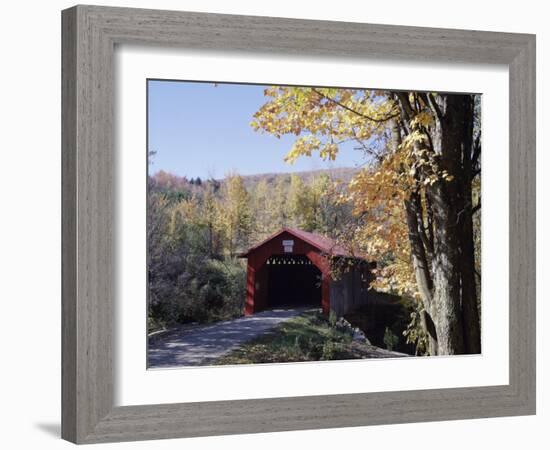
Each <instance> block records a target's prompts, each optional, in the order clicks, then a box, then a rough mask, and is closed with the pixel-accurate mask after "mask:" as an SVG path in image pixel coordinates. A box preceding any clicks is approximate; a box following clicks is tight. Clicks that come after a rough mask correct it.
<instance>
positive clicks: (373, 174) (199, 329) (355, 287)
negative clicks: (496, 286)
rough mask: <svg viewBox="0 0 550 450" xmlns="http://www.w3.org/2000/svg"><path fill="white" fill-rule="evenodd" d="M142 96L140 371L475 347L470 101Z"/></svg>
mask: <svg viewBox="0 0 550 450" xmlns="http://www.w3.org/2000/svg"><path fill="white" fill-rule="evenodd" d="M146 88H147V147H148V148H147V152H146V154H145V155H144V157H146V158H147V333H148V336H147V368H148V369H163V368H174V367H186V366H218V365H236V364H259V363H296V362H306V361H330V360H353V359H369V358H402V357H413V356H416V357H420V356H440V355H465V354H469V355H472V354H481V350H482V349H481V326H480V317H481V301H480V298H481V295H480V294H481V142H482V141H481V98H482V96H481V94H475V93H444V92H419V91H397V90H396V91H392V90H380V89H370V88H344V87H327V86H287V85H270V84H239V83H224V82H212V81H183V80H163V79H148V80H147V85H146Z"/></svg>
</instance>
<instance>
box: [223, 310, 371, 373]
mask: <svg viewBox="0 0 550 450" xmlns="http://www.w3.org/2000/svg"><path fill="white" fill-rule="evenodd" d="M361 357H362V356H360V355H358V354H357V352H355V351H354V350H353V346H352V337H351V334H350V333H349V332H348V331H347V330H342V329H341V328H339V327H337V326H331V325H330V323H329V321H328V320H327V319H326V318H325V317H324V316H323V315H322V314H321V312H320V311H318V310H312V311H307V312H305V313H304V314H302V315H300V316H298V317H295V318H293V319H290V320H288V321H286V322H284V323H282V324H281V325H279V326H278V327H277V328H276V329H275V330H273V331H272V332H271V333H269V334H266V335H264V336H261V337H259V338H257V339H255V340H252V341H250V342H248V343H246V344H244V345H243V346H241V347H239V348H238V349H236V350H234V351H233V352H231V353H229V354H228V355H227V356H225V357H223V358H221V359H219V360H218V361H217V364H253V363H280V362H300V361H323V360H325V361H326V360H334V359H357V358H361Z"/></svg>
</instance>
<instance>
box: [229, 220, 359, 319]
mask: <svg viewBox="0 0 550 450" xmlns="http://www.w3.org/2000/svg"><path fill="white" fill-rule="evenodd" d="M240 257H242V258H248V268H247V289H246V303H245V314H246V315H250V314H253V313H255V312H258V311H262V310H264V309H269V308H275V307H282V306H305V305H311V306H318V307H321V308H322V309H323V312H324V313H325V314H328V313H329V311H331V310H332V311H334V312H335V313H336V314H337V315H338V316H341V315H343V314H345V313H347V312H349V311H351V310H353V309H354V308H356V307H357V306H360V305H361V304H364V303H365V302H366V301H367V291H368V283H369V281H370V279H369V277H370V271H369V264H368V263H367V261H366V259H365V258H364V257H360V256H357V255H352V254H351V253H350V252H348V251H347V250H346V249H345V248H343V247H342V246H340V245H338V244H337V243H336V242H335V241H334V240H332V239H330V238H327V237H325V236H322V235H319V234H315V233H310V232H307V231H302V230H298V229H295V228H283V229H282V230H280V231H279V232H277V233H275V234H274V235H272V236H271V237H269V238H267V239H266V240H264V241H263V242H261V243H259V244H258V245H256V246H254V247H252V248H250V249H249V250H248V251H247V252H246V253H243V254H242V255H240ZM337 261H345V262H346V264H345V266H346V267H347V270H346V271H344V272H342V273H341V275H340V276H339V277H338V279H334V277H333V276H332V275H331V273H332V270H331V263H334V262H337Z"/></svg>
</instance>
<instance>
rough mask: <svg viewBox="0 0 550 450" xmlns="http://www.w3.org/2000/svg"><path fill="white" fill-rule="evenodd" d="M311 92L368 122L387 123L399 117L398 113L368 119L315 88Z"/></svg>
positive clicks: (368, 117)
mask: <svg viewBox="0 0 550 450" xmlns="http://www.w3.org/2000/svg"><path fill="white" fill-rule="evenodd" d="M311 90H312V91H313V92H315V93H316V94H317V95H319V96H320V97H323V98H324V99H326V100H328V101H329V102H332V103H334V104H335V105H338V106H340V107H341V108H344V109H345V110H347V111H349V112H351V113H353V114H356V115H358V116H360V117H363V118H364V119H367V120H370V121H372V122H378V123H381V122H387V121H388V120H391V119H393V118H395V117H398V116H399V113H396V114H393V115H391V116H387V117H384V118H382V119H377V118H374V117H370V116H367V115H366V114H363V113H361V112H359V111H356V110H355V109H353V108H350V107H349V106H346V105H344V104H343V103H342V102H339V101H338V100H335V99H333V98H331V97H329V96H328V95H325V94H323V93H322V92H320V91H318V90H317V89H315V88H312V89H311Z"/></svg>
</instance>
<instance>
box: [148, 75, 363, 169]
mask: <svg viewBox="0 0 550 450" xmlns="http://www.w3.org/2000/svg"><path fill="white" fill-rule="evenodd" d="M264 89H265V86H256V85H239V84H218V85H217V86H215V85H214V84H213V83H197V82H183V81H157V80H149V82H148V90H149V106H148V110H149V111H148V118H149V125H148V126H149V143H148V144H149V150H153V151H155V152H156V155H155V156H154V157H153V160H152V164H151V165H150V167H149V173H150V174H154V173H155V172H158V171H159V170H164V171H167V172H171V173H174V174H177V175H180V176H187V177H189V178H195V177H197V176H199V177H201V178H209V177H213V178H223V177H224V176H225V175H226V174H227V173H229V172H237V173H239V174H241V175H251V174H257V173H266V172H279V173H280V172H293V171H302V170H313V169H323V168H330V167H355V166H357V165H358V164H360V163H361V161H362V157H363V156H362V153H361V152H359V151H357V150H354V149H353V146H352V145H351V144H350V145H346V146H343V147H342V148H341V150H340V153H339V155H338V157H337V160H336V161H333V162H324V161H322V160H321V158H319V156H318V155H314V156H312V157H302V158H299V159H298V161H296V162H295V163H294V164H292V165H290V164H287V163H285V162H284V161H283V158H284V156H285V155H286V153H287V152H288V150H290V148H291V147H292V143H293V142H294V139H295V136H283V137H282V138H281V139H277V138H275V137H273V136H271V135H268V134H263V133H260V132H256V131H254V130H253V129H252V127H251V126H250V122H251V120H252V118H253V114H254V113H255V112H256V111H257V110H258V109H259V108H260V106H261V105H263V104H264V103H265V102H266V98H265V97H264V95H263V91H264Z"/></svg>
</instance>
